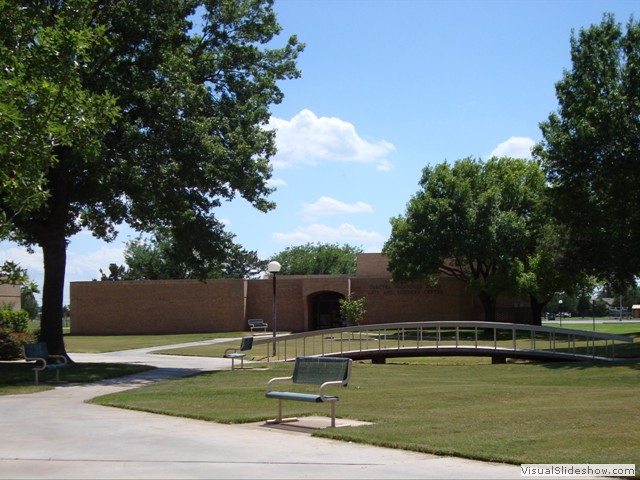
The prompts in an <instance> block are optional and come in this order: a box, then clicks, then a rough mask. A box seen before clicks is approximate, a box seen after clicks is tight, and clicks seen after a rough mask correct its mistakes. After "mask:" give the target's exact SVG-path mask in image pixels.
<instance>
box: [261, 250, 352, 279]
mask: <svg viewBox="0 0 640 480" xmlns="http://www.w3.org/2000/svg"><path fill="white" fill-rule="evenodd" d="M359 253H362V248H360V247H353V246H351V245H342V246H341V245H339V244H337V243H307V244H305V245H298V246H294V247H288V248H286V249H284V250H283V251H282V252H280V253H278V254H277V255H275V256H274V257H273V258H272V260H275V261H277V262H279V263H280V265H282V270H281V271H280V274H281V275H346V274H354V273H355V272H356V258H357V255H358V254H359Z"/></svg>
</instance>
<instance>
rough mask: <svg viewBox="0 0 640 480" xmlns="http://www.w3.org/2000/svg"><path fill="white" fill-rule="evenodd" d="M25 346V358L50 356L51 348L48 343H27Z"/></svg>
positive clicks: (46, 357)
mask: <svg viewBox="0 0 640 480" xmlns="http://www.w3.org/2000/svg"><path fill="white" fill-rule="evenodd" d="M22 347H23V348H24V357H25V358H44V359H45V360H46V359H48V358H49V349H48V348H47V344H46V343H27V344H24V345H23V346H22Z"/></svg>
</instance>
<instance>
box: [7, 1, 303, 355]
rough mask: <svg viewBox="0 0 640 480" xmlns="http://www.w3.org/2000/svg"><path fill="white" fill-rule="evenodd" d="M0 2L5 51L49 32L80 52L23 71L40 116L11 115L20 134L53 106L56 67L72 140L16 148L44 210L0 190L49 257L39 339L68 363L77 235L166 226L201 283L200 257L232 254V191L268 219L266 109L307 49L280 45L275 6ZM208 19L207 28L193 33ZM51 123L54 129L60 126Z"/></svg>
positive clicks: (12, 220)
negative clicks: (67, 317)
mask: <svg viewBox="0 0 640 480" xmlns="http://www.w3.org/2000/svg"><path fill="white" fill-rule="evenodd" d="M1 5H2V6H3V8H4V10H3V11H2V14H3V16H4V15H7V17H5V20H6V22H8V23H10V24H11V22H14V20H13V19H14V18H17V20H15V22H17V24H19V25H18V27H19V28H18V27H16V28H12V29H10V30H9V31H6V32H3V35H4V37H3V40H4V42H3V45H4V46H5V48H6V49H7V50H6V51H5V52H4V53H6V54H11V55H13V54H14V53H15V55H20V54H21V52H22V53H24V52H26V51H28V50H29V49H30V48H31V49H35V50H38V47H39V46H40V44H41V38H42V35H44V33H46V32H53V33H52V35H53V34H55V35H58V36H59V37H60V38H61V39H62V40H64V39H67V38H68V37H71V38H77V39H78V40H77V41H76V42H75V44H77V48H76V50H75V51H74V52H76V53H75V54H71V53H70V54H68V55H67V54H66V53H65V51H64V50H63V51H61V53H60V54H58V53H56V52H57V50H56V49H53V48H51V49H50V50H51V51H49V50H46V51H45V52H44V53H43V54H42V55H39V56H36V57H35V58H34V59H33V61H32V62H31V63H28V64H27V66H26V67H25V68H28V70H29V75H32V76H33V77H34V79H35V80H34V82H33V83H34V85H35V86H34V87H33V88H31V87H30V86H29V84H27V85H26V86H25V88H27V89H28V90H27V92H26V94H25V95H26V96H27V97H28V98H29V99H30V101H31V102H32V103H33V104H34V105H35V106H36V107H34V108H33V111H31V110H28V109H27V110H26V111H25V112H20V115H18V114H15V116H14V118H16V119H17V120H18V122H19V124H20V129H21V130H20V131H21V132H27V131H29V130H30V129H31V128H32V126H33V124H35V123H38V122H39V121H42V119H41V113H40V112H48V111H49V110H50V108H49V105H50V103H51V102H50V101H47V100H50V99H49V97H47V96H44V97H42V98H44V100H43V101H44V102H45V103H44V104H43V105H41V104H40V103H41V96H40V95H39V91H38V90H37V86H38V85H41V84H42V85H49V84H53V85H56V84H58V83H59V81H57V80H56V79H49V78H48V77H47V75H49V74H48V72H49V71H58V70H65V69H66V70H67V71H68V72H69V73H68V77H69V82H70V84H71V85H73V86H74V88H73V90H71V91H69V93H68V97H67V96H65V99H67V101H66V102H64V107H65V109H66V107H69V108H68V109H67V111H68V113H69V116H70V118H71V120H70V122H71V125H70V127H69V129H68V134H66V135H63V136H62V137H61V138H62V139H61V140H56V139H55V138H52V139H50V141H51V140H53V141H52V143H51V148H50V150H49V152H50V155H48V156H47V157H46V158H45V159H44V161H41V162H35V161H34V162H32V161H30V158H31V154H32V153H31V152H32V151H33V150H37V148H36V149H30V148H27V147H24V148H17V149H16V155H17V157H16V162H17V164H18V166H20V165H21V164H22V163H24V164H25V165H27V166H29V167H30V168H31V169H30V170H28V171H29V172H33V175H32V176H30V177H29V178H35V179H36V180H34V182H33V183H34V184H33V193H36V191H37V189H38V188H41V189H42V190H44V194H43V195H42V196H40V197H39V198H40V201H39V202H38V203H37V204H36V206H31V207H30V208H29V209H26V208H23V209H20V208H19V207H20V205H21V204H20V202H19V200H15V199H14V195H13V194H14V192H15V190H14V189H13V187H12V186H11V185H13V184H14V183H20V181H21V177H20V176H19V175H18V174H17V172H18V169H17V168H16V169H13V170H11V171H10V172H9V177H10V178H9V187H6V185H7V182H6V181H5V179H4V177H3V180H2V181H3V185H4V187H3V189H2V191H0V193H1V194H2V196H1V197H0V211H1V212H2V215H3V218H5V219H7V220H8V221H9V230H10V232H9V236H10V238H12V239H13V240H16V241H19V242H21V243H22V244H24V245H26V246H36V245H37V246H39V247H41V248H42V252H43V257H44V269H45V274H44V286H43V296H42V301H43V305H42V322H41V326H42V330H41V337H42V339H43V341H45V342H47V344H48V347H49V351H50V352H51V353H54V354H65V353H66V352H65V349H64V342H63V337H62V299H63V288H64V276H65V266H66V246H67V241H68V238H69V237H70V236H71V235H73V234H75V233H77V232H79V231H80V229H82V228H84V229H87V230H89V231H91V232H92V233H93V235H94V236H96V237H98V238H101V239H104V240H111V239H113V238H114V237H115V235H116V234H117V227H118V225H120V224H121V223H122V222H127V223H128V224H129V225H131V226H132V227H133V228H135V229H137V230H139V231H152V230H154V229H156V228H166V229H167V230H168V231H169V232H170V233H171V236H172V238H173V239H174V240H175V242H176V245H178V246H179V249H180V251H181V252H183V253H184V254H185V257H184V261H185V262H188V263H189V266H190V268H191V269H192V271H193V272H196V274H198V273H203V274H204V273H206V272H201V271H200V266H201V265H203V263H204V262H203V261H204V260H205V259H207V260H212V259H218V260H220V261H222V260H223V259H224V258H225V256H226V253H227V252H226V248H227V247H228V242H227V236H226V233H225V232H224V228H223V225H222V223H221V222H219V221H218V220H217V218H216V216H215V207H217V206H219V205H220V204H221V202H222V201H225V200H232V199H233V198H234V197H236V196H241V197H243V198H245V199H246V200H247V201H248V202H250V203H251V204H252V205H253V206H254V207H255V208H257V209H259V210H261V211H267V210H269V209H271V208H273V207H274V204H273V203H272V202H271V201H269V200H268V198H267V197H268V195H269V194H270V193H271V191H272V189H271V188H270V187H269V186H268V185H267V183H266V182H267V180H268V179H269V178H270V176H271V167H270V165H269V158H270V157H271V156H272V155H273V154H274V152H275V133H274V132H273V131H270V130H267V129H266V128H265V125H266V124H267V122H268V120H269V116H270V112H269V107H270V105H271V104H273V103H278V102H280V101H281V100H282V97H283V95H282V92H281V91H280V89H279V87H278V86H277V83H278V82H279V81H281V80H284V79H290V78H295V77H297V76H298V75H299V72H298V70H297V69H296V65H295V62H296V59H297V56H298V54H299V53H300V52H301V50H302V46H301V45H300V44H299V43H298V42H297V40H296V38H295V37H291V38H290V39H289V40H288V41H287V42H285V44H284V46H282V47H280V48H275V47H274V43H273V39H274V37H275V36H277V35H278V34H279V32H280V30H281V29H280V26H279V25H278V23H277V21H276V17H275V13H274V11H273V8H272V2H271V1H270V0H217V1H197V0H174V1H171V2H166V1H162V0H131V1H127V2H113V1H108V0H72V1H69V2H66V1H65V2H31V1H26V0H25V1H13V2H8V3H2V4H1ZM14 10H15V11H16V12H17V13H16V12H14ZM200 14H202V24H201V25H198V27H197V28H194V25H193V24H192V19H194V18H197V17H196V15H200ZM6 22H5V23H6ZM20 22H22V23H20ZM70 22H74V23H70ZM23 24H24V25H27V26H28V27H29V28H28V29H27V30H26V35H25V34H24V32H25V30H24V29H23V26H24V25H23ZM69 24H71V27H69V26H68V25H69ZM43 32H44V33H43ZM56 38H57V37H56ZM21 42H27V43H28V44H29V45H28V46H27V47H26V48H21V45H22V43H21ZM72 43H73V42H72ZM75 44H74V45H75ZM267 44H268V45H269V46H268V47H267V46H266V45H267ZM63 53H64V54H63ZM14 63H18V61H16V62H14ZM76 65H77V68H75V66H76ZM60 75H63V74H60ZM2 80H3V84H2V85H1V86H0V93H2V94H3V97H2V98H3V102H5V103H4V104H0V108H2V109H3V110H4V109H5V105H9V106H8V107H6V108H8V109H9V110H11V109H12V108H14V107H13V106H12V104H10V103H7V102H6V97H7V95H6V92H8V91H10V90H11V88H12V87H13V84H10V83H9V84H8V83H7V81H6V79H4V78H3V79H2ZM65 95H66V94H65ZM74 99H76V100H77V102H76V103H74V102H73V100H74ZM11 111H13V110H11ZM96 112H99V113H100V114H101V115H96ZM48 118H52V119H54V118H57V117H55V116H52V117H46V116H45V117H44V120H47V119H48ZM56 121H58V120H56ZM59 121H62V120H59ZM85 121H86V122H87V124H88V126H87V127H86V128H84V123H83V122H85ZM45 124H46V125H48V126H49V127H48V128H49V130H52V131H53V132H57V130H58V128H59V127H58V126H57V124H56V123H55V121H52V123H51V124H49V123H47V122H45ZM18 134H19V132H18V133H12V134H11V135H12V136H15V135H18ZM12 138H13V137H12ZM16 144H17V145H18V147H21V144H20V142H19V141H17V140H16ZM4 154H5V155H6V151H5V153H4ZM4 158H5V157H3V161H4ZM3 171H4V170H3ZM28 192H29V189H27V193H28Z"/></svg>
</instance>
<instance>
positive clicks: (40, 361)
mask: <svg viewBox="0 0 640 480" xmlns="http://www.w3.org/2000/svg"><path fill="white" fill-rule="evenodd" d="M22 354H23V356H24V359H25V360H26V361H28V362H29V361H35V362H36V364H35V366H34V367H33V371H34V373H35V377H36V378H35V384H36V385H38V373H39V372H42V371H44V370H55V372H56V382H60V370H61V369H63V368H66V367H68V366H69V364H68V363H67V357H65V356H64V355H49V349H48V348H47V344H46V343H44V342H39V343H27V344H25V345H23V346H22Z"/></svg>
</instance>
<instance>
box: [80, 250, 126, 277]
mask: <svg viewBox="0 0 640 480" xmlns="http://www.w3.org/2000/svg"><path fill="white" fill-rule="evenodd" d="M111 263H116V264H118V265H124V248H114V247H106V246H105V247H101V248H99V249H97V250H94V251H89V252H86V253H75V252H72V251H69V252H68V254H67V281H70V282H73V281H76V280H78V281H85V280H93V279H94V278H100V269H102V270H103V271H105V272H107V271H108V269H109V264H111Z"/></svg>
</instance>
